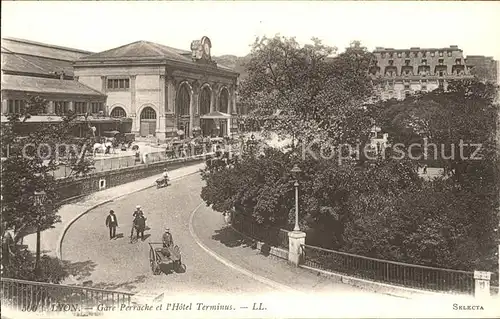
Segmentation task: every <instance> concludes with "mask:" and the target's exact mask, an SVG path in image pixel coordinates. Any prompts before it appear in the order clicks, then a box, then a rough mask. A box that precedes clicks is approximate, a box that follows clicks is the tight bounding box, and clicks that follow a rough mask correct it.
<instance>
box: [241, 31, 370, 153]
mask: <svg viewBox="0 0 500 319" xmlns="http://www.w3.org/2000/svg"><path fill="white" fill-rule="evenodd" d="M312 41H313V44H310V45H305V46H303V47H301V46H300V45H299V44H298V43H297V42H296V40H295V39H294V38H285V37H279V36H275V37H274V38H266V37H264V38H262V39H256V41H255V43H254V45H253V48H252V52H251V55H250V60H249V61H248V63H247V64H246V67H247V69H248V77H247V78H246V79H245V80H244V81H243V82H242V84H241V89H240V96H241V101H242V103H243V104H245V105H248V106H249V108H250V114H249V117H250V118H253V119H254V120H255V121H263V122H264V129H265V130H267V131H273V132H276V133H278V134H279V135H280V136H285V137H292V138H294V139H298V140H301V141H303V142H304V143H307V142H310V141H312V140H317V139H320V140H326V139H330V140H333V141H334V143H336V144H340V143H347V142H353V141H357V140H358V139H359V138H360V137H366V136H367V135H368V134H367V133H368V130H369V128H371V125H372V123H371V120H370V117H369V116H367V115H368V114H367V109H366V107H364V105H363V104H364V103H365V102H366V101H367V100H368V99H369V98H370V97H371V96H372V93H373V89H372V83H371V81H370V79H369V78H368V77H367V73H368V68H369V67H370V64H371V61H372V60H374V58H373V56H372V54H371V53H369V52H368V51H367V49H366V48H364V47H362V46H361V44H360V43H359V42H353V43H352V44H351V46H350V47H349V48H347V49H346V51H345V52H343V53H341V54H339V55H338V56H336V57H332V55H333V54H334V53H335V52H336V48H333V47H329V46H326V45H323V44H322V43H321V41H320V40H319V39H316V38H313V39H312ZM354 127H356V129H352V130H351V128H354Z"/></svg>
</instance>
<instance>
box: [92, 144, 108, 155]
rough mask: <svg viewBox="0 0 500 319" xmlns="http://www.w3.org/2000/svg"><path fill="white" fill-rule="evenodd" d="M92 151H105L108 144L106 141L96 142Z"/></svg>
mask: <svg viewBox="0 0 500 319" xmlns="http://www.w3.org/2000/svg"><path fill="white" fill-rule="evenodd" d="M92 151H93V153H94V155H95V154H96V153H103V154H104V153H105V152H106V146H105V144H104V143H102V144H101V143H95V144H94V146H92Z"/></svg>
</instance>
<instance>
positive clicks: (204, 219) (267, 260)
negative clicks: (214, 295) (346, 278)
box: [193, 205, 395, 301]
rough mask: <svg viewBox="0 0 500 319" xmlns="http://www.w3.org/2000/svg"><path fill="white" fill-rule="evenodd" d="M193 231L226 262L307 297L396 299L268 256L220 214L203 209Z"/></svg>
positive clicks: (196, 214)
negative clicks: (318, 295) (322, 295)
mask: <svg viewBox="0 0 500 319" xmlns="http://www.w3.org/2000/svg"><path fill="white" fill-rule="evenodd" d="M193 229H194V232H195V233H196V235H197V236H198V237H199V239H200V240H201V242H202V243H203V244H204V245H205V246H206V247H207V248H209V249H210V250H211V251H212V252H214V253H216V254H217V255H219V256H220V257H222V258H223V259H225V260H227V261H229V262H231V263H233V264H236V265H238V266H240V267H242V268H244V269H245V270H247V271H249V272H251V273H252V274H255V275H257V276H260V277H264V278H268V279H272V280H273V281H274V282H276V283H278V284H281V285H286V286H287V287H289V288H291V289H294V290H297V291H300V292H303V293H307V294H311V293H312V294H328V295H330V296H332V297H333V296H335V297H339V296H344V297H345V296H352V295H358V296H359V295H360V294H362V295H364V296H370V297H371V298H377V300H381V301H387V300H393V299H394V298H395V297H393V296H388V295H383V294H378V293H375V292H372V291H369V290H365V289H361V288H357V287H354V286H351V285H349V284H347V283H343V282H338V281H336V280H334V279H331V278H325V277H323V276H318V275H317V274H316V273H314V272H311V271H308V270H306V269H302V268H297V267H295V266H293V265H290V264H289V263H288V262H287V261H285V260H282V259H279V258H277V257H273V256H265V255H264V254H262V253H261V252H260V250H257V249H253V248H252V245H251V244H250V243H249V242H248V241H246V240H245V239H244V238H243V237H242V236H241V235H240V234H238V233H236V232H235V231H234V230H232V228H230V227H227V225H226V224H225V223H224V220H223V217H222V216H221V214H220V213H218V212H215V211H213V210H212V209H211V208H210V207H206V206H205V205H203V206H201V207H200V208H199V209H198V210H197V212H196V213H195V215H194V217H193Z"/></svg>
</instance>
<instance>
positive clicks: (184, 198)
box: [62, 174, 393, 299]
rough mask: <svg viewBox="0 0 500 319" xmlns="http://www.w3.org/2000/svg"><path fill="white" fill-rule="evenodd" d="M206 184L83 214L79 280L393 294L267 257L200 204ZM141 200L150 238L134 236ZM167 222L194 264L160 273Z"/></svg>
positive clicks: (73, 250)
mask: <svg viewBox="0 0 500 319" xmlns="http://www.w3.org/2000/svg"><path fill="white" fill-rule="evenodd" d="M202 185H203V182H202V180H201V178H200V176H199V175H198V174H195V175H191V176H187V177H184V178H182V179H180V180H176V181H173V182H172V185H171V186H169V187H167V188H163V189H156V188H150V189H147V190H144V191H141V192H137V193H134V194H132V195H129V196H128V197H125V198H121V199H119V200H116V201H115V202H111V203H108V204H105V205H103V206H101V207H99V208H97V209H94V210H92V211H90V212H89V213H87V214H85V215H83V216H82V217H81V218H80V219H78V220H77V221H76V222H75V223H74V224H73V225H72V226H71V227H70V228H69V229H68V231H67V233H66V235H65V237H64V241H63V244H62V257H63V259H64V260H67V261H69V262H70V263H71V265H70V266H71V269H72V273H73V275H74V276H73V283H75V281H76V282H79V283H82V282H84V281H92V286H93V287H96V288H105V289H116V290H121V291H133V292H140V293H145V294H148V295H149V296H151V295H154V294H156V295H158V294H160V293H165V294H166V295H170V294H179V293H181V294H188V295H189V294H192V295H194V294H197V295H199V294H204V293H208V294H214V293H224V294H227V293H229V294H255V293H258V294H266V293H270V292H283V291H284V290H285V291H288V292H305V293H328V294H329V295H330V296H332V294H336V295H338V296H340V295H342V296H346V294H347V295H350V294H356V295H359V293H363V294H364V295H365V294H368V295H370V296H372V297H375V296H377V297H382V296H383V297H382V298H383V299H385V298H391V299H392V298H393V297H389V296H385V295H379V294H375V293H370V292H366V291H363V290H360V289H358V288H354V287H352V286H350V285H347V284H343V283H339V282H335V281H333V280H330V279H326V278H324V277H322V276H317V275H316V274H314V273H312V272H309V271H307V270H304V269H301V268H296V267H294V266H291V265H289V264H288V263H287V262H285V261H283V260H277V259H275V258H272V257H265V256H263V255H262V254H260V253H259V251H257V250H254V249H252V248H251V247H249V246H247V245H246V244H245V243H244V242H243V241H242V240H241V238H239V237H238V235H236V234H235V233H234V232H233V231H232V230H231V229H230V228H225V227H224V221H223V218H222V216H221V214H220V213H217V212H214V211H212V210H211V209H210V208H208V207H206V206H205V205H204V204H202V205H201V206H200V203H201V202H202V200H201V198H200V195H199V194H200V192H201V187H202ZM136 205H141V206H142V209H143V211H144V213H145V216H146V218H147V226H149V227H151V229H149V230H147V231H146V232H145V234H146V235H147V236H148V237H147V238H146V240H145V241H144V242H141V241H139V242H136V243H132V244H131V243H130V240H129V235H130V229H131V224H132V213H133V211H134V209H135V206H136ZM110 209H113V210H114V211H115V213H116V215H117V218H118V224H119V228H118V229H117V234H118V235H119V236H121V238H118V239H115V240H110V239H109V232H108V229H107V228H106V227H105V220H106V216H107V214H108V212H109V210H110ZM195 210H196V214H194V215H193V214H192V213H193V211H195ZM193 216H194V218H192V217H193ZM165 226H168V227H169V228H170V229H171V231H172V233H173V236H174V242H175V243H176V244H178V245H179V246H180V248H181V252H182V260H183V263H184V264H185V265H186V271H185V272H184V273H170V274H167V275H163V274H162V275H158V276H155V275H153V274H152V273H151V269H150V266H149V245H148V244H147V242H148V241H152V242H158V241H161V240H160V238H161V235H162V233H163V229H164V227H165ZM200 243H201V246H203V248H202V247H201V246H200ZM221 257H222V258H221ZM146 292H147V293H146Z"/></svg>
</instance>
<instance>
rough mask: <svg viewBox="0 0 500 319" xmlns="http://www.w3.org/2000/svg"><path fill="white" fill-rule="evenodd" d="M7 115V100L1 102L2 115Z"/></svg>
mask: <svg viewBox="0 0 500 319" xmlns="http://www.w3.org/2000/svg"><path fill="white" fill-rule="evenodd" d="M7 113H9V100H7V99H3V100H2V114H7Z"/></svg>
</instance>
